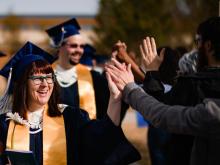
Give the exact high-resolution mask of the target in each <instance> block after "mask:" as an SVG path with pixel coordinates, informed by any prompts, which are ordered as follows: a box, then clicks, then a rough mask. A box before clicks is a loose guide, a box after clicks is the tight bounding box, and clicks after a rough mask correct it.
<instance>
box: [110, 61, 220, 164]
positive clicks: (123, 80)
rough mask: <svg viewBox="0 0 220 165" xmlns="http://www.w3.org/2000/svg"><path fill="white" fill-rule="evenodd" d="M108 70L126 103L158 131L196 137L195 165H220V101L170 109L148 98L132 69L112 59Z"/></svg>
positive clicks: (174, 106) (215, 100) (192, 156)
mask: <svg viewBox="0 0 220 165" xmlns="http://www.w3.org/2000/svg"><path fill="white" fill-rule="evenodd" d="M112 62H113V65H108V66H106V71H107V74H109V75H110V77H111V79H109V81H111V83H114V84H115V85H116V86H117V88H118V89H119V90H120V91H121V92H122V93H121V94H122V99H124V101H125V102H126V103H129V104H130V105H131V106H132V108H133V109H135V110H137V111H138V112H140V113H141V114H142V115H143V117H144V118H145V119H146V120H148V121H150V122H151V123H152V124H153V125H154V126H155V127H157V128H161V129H164V130H166V131H168V132H172V133H175V134H185V135H192V136H195V140H194V144H193V150H192V152H191V159H190V164H191V165H218V164H219V163H220V159H219V152H220V140H219V139H220V99H215V98H214V99H204V101H203V102H201V103H200V104H196V105H195V106H194V107H191V106H180V105H173V106H170V105H166V104H164V103H162V102H159V101H158V100H156V99H155V98H153V97H152V96H150V95H149V94H147V93H146V92H145V91H144V90H143V89H142V88H140V86H139V85H137V84H135V83H134V76H133V74H132V72H131V65H130V64H129V65H128V66H125V65H124V64H121V63H119V62H118V61H117V60H115V59H112Z"/></svg>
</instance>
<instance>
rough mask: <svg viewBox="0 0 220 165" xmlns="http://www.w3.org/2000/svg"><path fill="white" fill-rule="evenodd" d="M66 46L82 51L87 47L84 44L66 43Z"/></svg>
mask: <svg viewBox="0 0 220 165" xmlns="http://www.w3.org/2000/svg"><path fill="white" fill-rule="evenodd" d="M64 45H67V46H69V47H70V48H77V47H80V48H81V49H84V47H85V45H84V44H80V45H78V44H69V43H65V44H64Z"/></svg>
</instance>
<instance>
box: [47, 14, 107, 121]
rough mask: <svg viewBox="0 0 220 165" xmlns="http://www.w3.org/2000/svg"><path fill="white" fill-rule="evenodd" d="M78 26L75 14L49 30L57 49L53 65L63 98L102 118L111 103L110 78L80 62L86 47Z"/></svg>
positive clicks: (70, 103) (68, 103)
mask: <svg viewBox="0 0 220 165" xmlns="http://www.w3.org/2000/svg"><path fill="white" fill-rule="evenodd" d="M79 30H80V26H79V24H78V22H77V20H76V19H75V18H73V19H70V20H68V21H66V22H64V23H61V24H59V25H57V26H54V27H52V28H50V29H48V30H46V32H47V34H48V35H49V37H50V39H51V41H52V42H51V43H52V46H53V47H55V48H57V49H58V54H57V55H58V60H57V62H56V64H55V65H54V68H55V73H56V76H57V80H58V83H59V85H60V87H61V102H62V103H64V104H67V105H71V106H75V107H80V108H83V109H85V110H86V111H88V113H89V116H90V118H91V119H94V118H101V117H102V116H103V115H104V114H105V113H106V109H107V106H108V98H109V90H108V86H107V81H106V79H105V78H104V77H103V76H101V75H100V74H99V73H98V72H95V71H90V70H89V69H88V68H87V67H86V66H85V65H82V64H79V63H80V59H81V57H82V55H83V53H84V48H85V41H84V39H83V37H82V36H81V34H80V33H79Z"/></svg>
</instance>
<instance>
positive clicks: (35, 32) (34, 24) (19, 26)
mask: <svg viewBox="0 0 220 165" xmlns="http://www.w3.org/2000/svg"><path fill="white" fill-rule="evenodd" d="M72 17H74V16H55V15H54V16H46V15H45V16H28V15H27V16H15V15H8V16H0V45H1V49H7V41H9V40H10V39H11V40H17V41H18V42H21V43H23V42H26V41H27V40H29V41H32V42H34V43H36V44H43V43H46V42H48V36H47V34H46V33H45V31H44V30H45V29H47V28H49V27H52V26H54V25H56V24H59V23H61V22H64V21H65V20H68V19H70V18H72ZM76 18H77V20H78V21H79V23H80V25H81V28H82V30H81V33H82V35H84V36H85V38H86V41H87V42H88V43H92V38H93V37H95V34H94V32H93V31H92V27H93V26H95V24H96V22H95V19H94V16H77V17H76Z"/></svg>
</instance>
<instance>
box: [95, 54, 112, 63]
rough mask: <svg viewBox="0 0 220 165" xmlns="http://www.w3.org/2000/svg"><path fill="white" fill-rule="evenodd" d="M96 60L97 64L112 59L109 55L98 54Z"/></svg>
mask: <svg viewBox="0 0 220 165" xmlns="http://www.w3.org/2000/svg"><path fill="white" fill-rule="evenodd" d="M95 60H96V63H97V64H104V63H106V62H107V61H109V60H110V57H109V56H107V55H96V56H95Z"/></svg>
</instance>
